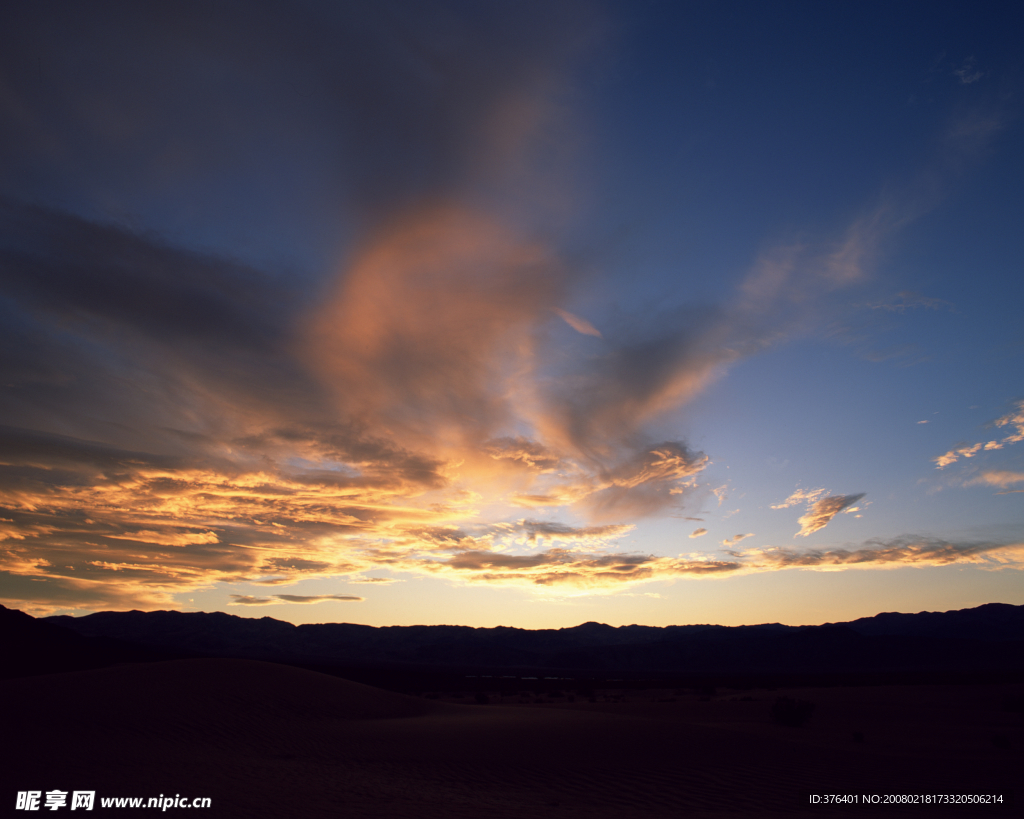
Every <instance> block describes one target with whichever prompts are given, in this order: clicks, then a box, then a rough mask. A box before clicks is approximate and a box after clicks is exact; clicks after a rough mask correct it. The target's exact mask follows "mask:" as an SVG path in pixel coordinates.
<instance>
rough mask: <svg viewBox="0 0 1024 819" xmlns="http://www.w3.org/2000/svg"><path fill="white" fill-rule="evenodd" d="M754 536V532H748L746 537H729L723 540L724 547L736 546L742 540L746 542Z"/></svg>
mask: <svg viewBox="0 0 1024 819" xmlns="http://www.w3.org/2000/svg"><path fill="white" fill-rule="evenodd" d="M753 536H754V533H753V532H748V533H747V534H745V535H733V536H732V537H728V538H726V539H725V540H723V541H722V545H723V546H734V545H735V544H737V543H739V542H740V541H741V540H746V539H747V538H748V537H753Z"/></svg>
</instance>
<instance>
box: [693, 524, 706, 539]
mask: <svg viewBox="0 0 1024 819" xmlns="http://www.w3.org/2000/svg"><path fill="white" fill-rule="evenodd" d="M707 533H708V530H707V529H705V528H704V527H703V526H701V527H700V528H699V529H694V530H693V531H692V532H690V537H700V536H701V535H706V534H707Z"/></svg>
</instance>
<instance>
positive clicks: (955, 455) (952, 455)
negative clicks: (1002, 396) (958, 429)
mask: <svg viewBox="0 0 1024 819" xmlns="http://www.w3.org/2000/svg"><path fill="white" fill-rule="evenodd" d="M991 425H992V426H994V427H999V428H1004V427H1008V428H1010V429H1011V430H1013V431H1012V432H1010V434H1009V435H1006V436H1004V437H1003V438H1002V439H1001V440H997V441H986V442H980V443H976V444H963V445H960V446H956V447H954V448H953V449H951V450H949V451H948V452H946V453H945V454H944V455H940V456H939V457H938V458H936V459H935V466H936V467H937V468H938V469H943V468H945V467H947V466H949V465H950V464H954V463H956V462H957V461H959V460H960V459H961V458H973V457H974V456H975V455H978V454H979V453H981V452H990V451H992V450H994V449H1002V448H1003V447H1005V446H1009V445H1010V444H1018V443H1020V442H1021V441H1024V401H1018V402H1016V404H1015V408H1014V409H1013V410H1011V411H1010V412H1008V413H1007V414H1006V415H1004V416H1002V417H1000V418H997V419H996V420H995V421H993V422H992V424H991Z"/></svg>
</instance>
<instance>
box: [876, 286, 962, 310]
mask: <svg viewBox="0 0 1024 819" xmlns="http://www.w3.org/2000/svg"><path fill="white" fill-rule="evenodd" d="M866 307H868V308H869V309H871V310H885V311H887V312H889V313H905V312H906V311H907V310H913V309H916V308H918V307H923V308H924V309H926V310H940V309H943V308H945V309H947V310H952V309H953V305H952V304H951V303H950V302H948V301H944V300H943V299H935V298H930V297H928V296H922V295H921V294H920V293H915V292H913V291H911V290H904V291H902V292H900V293H897V294H896V295H895V296H893V297H892V298H890V299H886V300H884V301H876V302H872V303H870V304H867V305H866Z"/></svg>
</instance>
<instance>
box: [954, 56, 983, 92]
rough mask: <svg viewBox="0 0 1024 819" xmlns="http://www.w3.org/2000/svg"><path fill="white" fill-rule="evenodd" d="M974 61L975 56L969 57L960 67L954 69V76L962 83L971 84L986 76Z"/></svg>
mask: <svg viewBox="0 0 1024 819" xmlns="http://www.w3.org/2000/svg"><path fill="white" fill-rule="evenodd" d="M974 63H975V60H974V57H968V58H967V59H966V60H964V61H963V63H961V64H960V66H959V67H957V68H955V69H953V76H955V77H957V79H959V80H960V84H961V85H971V84H972V83H976V82H977V81H978V80H980V79H981V78H982V77H984V76H985V74H984V73H983V72H981V71H979V70H978V69H977V67H976V66H975V64H974Z"/></svg>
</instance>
